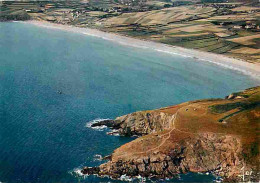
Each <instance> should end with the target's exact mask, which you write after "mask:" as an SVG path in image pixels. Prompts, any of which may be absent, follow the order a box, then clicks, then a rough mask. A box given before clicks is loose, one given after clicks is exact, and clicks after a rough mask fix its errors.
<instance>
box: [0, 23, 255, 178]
mask: <svg viewBox="0 0 260 183" xmlns="http://www.w3.org/2000/svg"><path fill="white" fill-rule="evenodd" d="M257 84H259V81H256V80H254V79H252V78H250V77H249V76H246V75H243V74H241V73H239V72H237V71H233V70H229V69H224V68H221V67H219V66H216V65H212V64H210V63H206V62H199V61H194V60H192V59H191V58H185V57H181V56H173V55H168V54H166V53H160V52H155V51H153V50H149V49H141V48H135V47H130V46H123V45H120V44H117V43H115V42H110V41H106V40H103V39H101V38H96V37H92V36H85V35H82V34H80V33H72V32H68V31H61V30H53V29H47V28H41V27H37V26H34V25H31V24H24V23H19V22H17V23H0V182H10V183H11V182H108V181H110V182H113V180H111V179H109V178H99V177H96V176H88V177H82V176H80V175H79V174H78V173H77V172H78V170H79V169H80V168H81V167H83V166H96V165H99V164H100V163H102V162H101V161H99V160H98V158H96V155H97V154H98V155H102V156H105V155H108V154H110V153H112V152H113V150H114V149H115V148H117V147H119V146H120V145H122V144H124V143H126V142H129V141H131V140H132V138H127V137H119V136H108V135H106V131H107V130H106V129H99V130H98V129H91V128H88V127H87V123H88V122H90V121H92V120H95V119H98V118H110V119H113V118H115V117H117V116H120V115H123V114H127V113H131V112H134V111H139V110H146V109H155V108H160V107H164V106H169V105H174V104H177V103H181V102H184V101H188V100H195V99H202V98H216V97H224V96H225V95H228V94H229V93H231V92H234V91H237V90H241V89H245V88H248V87H252V86H255V85H257ZM214 179H215V178H214V177H213V176H211V175H200V174H188V175H181V178H180V179H174V180H171V181H175V182H189V181H190V182H194V181H205V182H208V181H213V180H214ZM116 182H118V181H116ZM137 182H138V181H137ZM157 182H163V181H160V180H157Z"/></svg>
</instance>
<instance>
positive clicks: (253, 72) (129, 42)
mask: <svg viewBox="0 0 260 183" xmlns="http://www.w3.org/2000/svg"><path fill="white" fill-rule="evenodd" d="M22 23H29V24H33V25H36V26H40V27H45V28H50V29H59V30H65V31H70V32H77V33H81V34H85V35H88V36H95V37H99V38H102V39H104V40H109V41H113V42H116V43H119V44H122V45H125V46H132V47H138V48H140V49H152V50H154V51H159V52H164V53H167V54H172V55H179V56H183V57H190V58H193V60H196V61H201V62H210V63H212V64H216V65H219V66H221V67H223V68H225V69H232V70H236V71H238V72H241V73H242V74H245V75H249V76H251V77H253V78H255V79H258V80H260V64H256V63H254V64H253V63H249V62H246V61H243V60H238V59H235V58H230V57H227V56H224V55H220V54H214V53H209V52H202V51H198V50H193V49H186V48H182V47H177V46H170V45H166V44H163V43H157V42H153V41H146V40H139V39H135V38H130V37H126V36H121V35H118V34H114V33H108V32H103V31H99V30H96V29H90V28H79V27H74V26H70V25H61V24H55V23H49V22H43V21H25V22H22Z"/></svg>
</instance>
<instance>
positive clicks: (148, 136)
mask: <svg viewBox="0 0 260 183" xmlns="http://www.w3.org/2000/svg"><path fill="white" fill-rule="evenodd" d="M259 104H260V87H255V88H250V89H247V90H245V91H242V92H237V93H233V94H230V95H229V96H227V97H226V98H225V99H208V100H197V101H192V102H186V103H182V104H179V105H175V106H170V107H166V108H161V109H157V110H151V111H140V112H135V113H132V114H128V115H125V116H121V117H118V118H116V119H115V120H106V121H103V122H99V123H96V124H93V125H95V126H98V125H107V126H109V127H110V128H113V129H114V130H117V132H118V133H119V134H120V135H126V136H132V135H138V136H140V137H139V138H137V139H136V140H133V141H132V142H129V143H127V144H125V145H123V146H121V147H119V148H118V149H116V150H115V151H114V152H113V153H112V155H111V156H109V157H108V159H109V161H108V162H106V163H104V164H102V165H100V166H99V167H94V168H90V167H85V168H84V169H83V170H82V173H83V174H98V175H100V176H103V175H109V176H111V177H113V178H119V177H120V176H121V175H128V176H133V177H134V176H138V175H141V176H144V177H156V178H166V177H167V178H172V177H174V176H175V175H176V174H180V173H187V172H202V173H203V172H204V173H205V172H209V173H213V174H215V175H218V176H222V177H223V178H224V180H226V181H243V180H244V181H249V180H250V181H259V164H260V162H259V160H260V156H259V123H260V120H259V119H260V118H259V117H260V105H259ZM245 172H247V174H248V175H245ZM242 175H244V176H242Z"/></svg>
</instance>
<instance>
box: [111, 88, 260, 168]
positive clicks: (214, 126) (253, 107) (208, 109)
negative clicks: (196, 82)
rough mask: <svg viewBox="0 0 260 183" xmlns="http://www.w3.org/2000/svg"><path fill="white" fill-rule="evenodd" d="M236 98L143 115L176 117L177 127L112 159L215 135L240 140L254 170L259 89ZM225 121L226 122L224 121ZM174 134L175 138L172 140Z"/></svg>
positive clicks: (147, 138) (138, 141) (149, 137)
mask: <svg viewBox="0 0 260 183" xmlns="http://www.w3.org/2000/svg"><path fill="white" fill-rule="evenodd" d="M235 95H237V96H239V97H237V98H236V99H211V100H198V101H192V102H187V103H183V104H179V105H176V106H171V107H167V108H162V109H158V110H154V111H144V112H145V113H147V112H149V113H152V112H158V111H159V112H163V113H167V114H171V115H176V118H175V120H174V121H175V122H174V127H173V128H169V129H166V130H164V131H162V132H158V133H155V134H149V135H146V136H142V137H139V138H138V139H136V140H135V141H133V142H131V143H128V144H126V145H123V146H121V147H120V148H119V149H117V150H116V151H115V152H114V154H113V157H114V158H115V159H117V158H119V157H120V158H124V157H125V158H127V157H128V156H129V155H131V156H132V155H133V153H132V152H134V154H136V155H137V157H138V156H139V155H140V154H146V153H148V151H150V150H151V149H152V150H153V149H158V146H160V148H159V150H161V151H168V150H170V149H171V147H172V144H174V142H178V141H181V140H182V139H185V138H187V137H189V136H190V137H192V136H193V134H203V133H214V134H223V135H233V136H237V137H238V138H240V139H241V142H242V146H243V156H244V158H245V160H246V161H247V162H248V163H249V164H251V165H252V166H257V164H258V161H255V160H256V159H258V158H259V130H260V129H259V127H260V125H259V123H260V87H256V88H251V89H247V90H245V91H243V92H239V93H235ZM240 96H241V97H242V98H240ZM244 97H246V98H244ZM223 118H225V120H222V121H221V119H223ZM171 133H172V134H174V135H172V136H170V135H169V134H171ZM178 134H179V135H178ZM136 144H138V145H136ZM161 144H163V145H161Z"/></svg>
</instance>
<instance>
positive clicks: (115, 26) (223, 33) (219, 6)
mask: <svg viewBox="0 0 260 183" xmlns="http://www.w3.org/2000/svg"><path fill="white" fill-rule="evenodd" d="M0 8H1V15H0V20H1V21H8V20H38V21H47V22H53V23H58V24H64V25H67V24H68V25H73V26H77V27H82V28H84V27H89V28H94V29H99V30H102V31H107V32H114V33H117V34H122V35H126V36H131V37H135V38H138V39H147V40H152V41H156V42H161V43H165V44H170V45H175V46H181V47H185V48H191V49H199V50H202V51H207V52H213V53H218V54H225V55H227V56H231V57H235V58H240V59H243V60H246V61H248V62H259V61H260V49H259V45H260V44H259V43H260V34H259V31H260V27H259V23H260V7H259V2H258V1H248V2H239V1H238V2H235V1H234V2H226V1H221V2H220V3H215V1H213V3H212V2H211V1H210V0H201V1H200V0H191V1H186V0H183V1H171V0H164V1H163V0H161V1H149V0H105V1H101V0H84V1H27V2H26V1H19V2H18V1H1V4H0Z"/></svg>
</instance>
